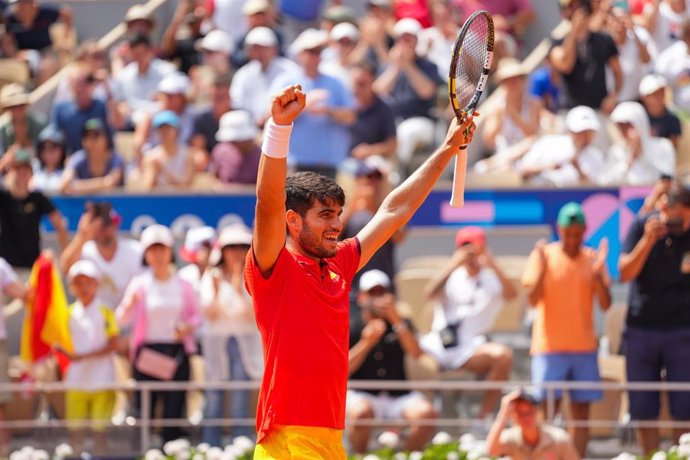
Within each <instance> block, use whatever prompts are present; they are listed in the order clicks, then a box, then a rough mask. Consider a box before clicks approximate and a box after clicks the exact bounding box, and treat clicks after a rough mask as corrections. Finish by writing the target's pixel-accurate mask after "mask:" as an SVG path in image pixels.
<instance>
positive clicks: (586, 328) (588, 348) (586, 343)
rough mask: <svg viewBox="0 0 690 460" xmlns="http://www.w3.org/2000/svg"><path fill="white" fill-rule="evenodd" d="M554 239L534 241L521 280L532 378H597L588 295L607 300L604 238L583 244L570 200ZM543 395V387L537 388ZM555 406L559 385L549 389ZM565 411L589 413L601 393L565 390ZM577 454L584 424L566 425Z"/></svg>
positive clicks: (576, 208) (585, 435) (580, 215)
mask: <svg viewBox="0 0 690 460" xmlns="http://www.w3.org/2000/svg"><path fill="white" fill-rule="evenodd" d="M556 229H557V232H558V236H559V241H556V242H553V243H550V244H545V243H544V241H539V242H538V243H537V244H536V245H535V248H534V250H533V251H532V253H531V254H530V256H529V259H528V260H527V264H526V266H525V271H524V273H523V275H522V285H523V286H524V287H525V289H526V290H527V296H528V300H529V303H530V305H532V306H533V307H534V308H535V310H536V315H535V320H534V325H533V328H532V348H531V354H532V381H533V382H534V383H535V384H537V385H538V384H540V383H542V382H549V381H552V382H560V381H575V382H598V381H599V380H600V378H599V367H598V363H597V344H598V341H597V336H596V331H595V328H594V318H593V313H594V310H593V308H594V299H595V298H596V299H597V301H598V303H599V307H600V308H601V309H602V310H604V311H605V310H607V309H608V308H609V307H610V306H611V293H610V291H609V285H610V283H611V281H610V278H609V276H608V272H607V270H606V258H607V255H608V244H607V242H606V240H602V242H601V243H600V245H599V250H598V251H595V250H593V249H591V248H588V247H586V246H584V244H583V242H584V237H585V231H586V229H587V227H586V221H585V214H584V211H583V210H582V207H581V206H580V205H579V204H577V203H574V202H570V203H567V204H565V205H564V206H563V207H562V208H561V209H560V211H559V212H558V219H557V226H556ZM540 393H541V395H540V399H541V400H542V401H543V400H544V399H545V396H546V392H545V391H544V389H543V388H541V389H540ZM554 394H555V397H556V407H558V406H559V405H560V402H561V401H562V399H563V391H562V390H560V389H558V390H556V391H555V393H554ZM569 394H570V414H571V417H572V418H573V419H574V420H576V421H578V422H583V421H586V420H588V419H589V408H590V404H591V403H592V402H594V401H598V400H599V399H601V397H602V392H601V390H598V389H575V390H570V392H569ZM572 433H573V440H574V443H575V446H576V448H577V451H578V452H579V454H580V456H582V457H584V456H585V453H586V451H587V442H588V441H589V427H584V426H581V425H578V426H577V427H575V428H574V429H573V430H572Z"/></svg>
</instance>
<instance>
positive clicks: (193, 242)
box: [180, 225, 216, 263]
mask: <svg viewBox="0 0 690 460" xmlns="http://www.w3.org/2000/svg"><path fill="white" fill-rule="evenodd" d="M215 239H216V230H215V229H214V228H213V227H209V226H207V225H206V226H203V227H194V228H190V229H189V230H187V234H186V235H185V238H184V244H183V245H182V247H181V248H180V257H181V258H182V260H184V261H185V262H190V263H194V262H196V256H197V254H196V253H197V252H199V250H201V248H202V247H203V246H204V244H207V245H209V246H211V245H212V244H213V241H214V240H215Z"/></svg>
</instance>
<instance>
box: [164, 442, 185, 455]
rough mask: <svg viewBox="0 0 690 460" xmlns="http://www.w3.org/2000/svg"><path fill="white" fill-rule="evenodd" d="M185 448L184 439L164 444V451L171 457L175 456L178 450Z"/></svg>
mask: <svg viewBox="0 0 690 460" xmlns="http://www.w3.org/2000/svg"><path fill="white" fill-rule="evenodd" d="M183 450H184V445H183V444H182V439H175V440H174V441H168V442H166V443H165V444H163V452H165V455H168V456H170V457H174V456H175V455H177V453H178V452H181V451H183Z"/></svg>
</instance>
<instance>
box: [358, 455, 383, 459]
mask: <svg viewBox="0 0 690 460" xmlns="http://www.w3.org/2000/svg"><path fill="white" fill-rule="evenodd" d="M362 460H381V457H379V456H378V455H374V454H369V455H367V456H366V457H364V458H363V459H362Z"/></svg>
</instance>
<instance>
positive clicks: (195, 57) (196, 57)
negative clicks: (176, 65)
mask: <svg viewBox="0 0 690 460" xmlns="http://www.w3.org/2000/svg"><path fill="white" fill-rule="evenodd" d="M199 38H200V37H190V38H183V39H181V40H176V41H175V50H174V51H173V53H172V56H170V60H171V61H175V60H178V61H179V62H180V72H184V73H189V69H191V68H192V67H193V66H195V65H199V64H201V53H199V51H198V49H197V47H196V43H197V40H198V39H199Z"/></svg>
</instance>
